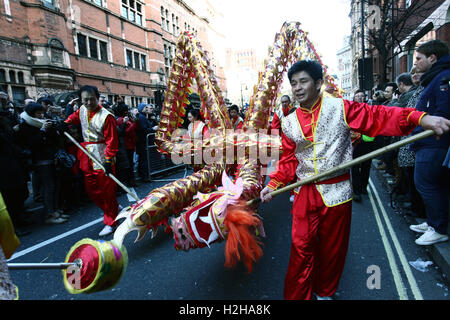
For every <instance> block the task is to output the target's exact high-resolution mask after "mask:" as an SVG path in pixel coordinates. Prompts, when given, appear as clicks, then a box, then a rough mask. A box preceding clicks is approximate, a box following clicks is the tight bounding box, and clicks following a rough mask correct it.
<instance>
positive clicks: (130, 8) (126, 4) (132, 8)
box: [120, 0, 145, 26]
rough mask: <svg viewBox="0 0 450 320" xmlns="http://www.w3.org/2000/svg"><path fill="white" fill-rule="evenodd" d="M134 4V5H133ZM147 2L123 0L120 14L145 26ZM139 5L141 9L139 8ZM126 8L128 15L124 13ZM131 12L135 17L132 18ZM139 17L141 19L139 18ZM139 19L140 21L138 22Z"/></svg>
mask: <svg viewBox="0 0 450 320" xmlns="http://www.w3.org/2000/svg"><path fill="white" fill-rule="evenodd" d="M131 4H132V5H131ZM144 6H145V3H143V2H140V1H137V0H121V1H120V16H121V17H122V18H125V19H127V20H128V21H131V22H133V23H135V24H137V25H139V26H144V24H143V22H144V11H145V10H144V9H143V7H144ZM138 7H139V10H138ZM124 9H125V10H126V16H125V15H124ZM131 13H132V14H133V19H131ZM138 17H139V19H138ZM138 20H139V22H138Z"/></svg>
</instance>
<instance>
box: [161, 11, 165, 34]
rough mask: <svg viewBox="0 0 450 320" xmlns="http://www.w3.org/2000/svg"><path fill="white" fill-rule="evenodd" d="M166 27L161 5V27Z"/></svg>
mask: <svg viewBox="0 0 450 320" xmlns="http://www.w3.org/2000/svg"><path fill="white" fill-rule="evenodd" d="M165 27H166V18H165V16H164V7H161V28H162V29H164V28H165Z"/></svg>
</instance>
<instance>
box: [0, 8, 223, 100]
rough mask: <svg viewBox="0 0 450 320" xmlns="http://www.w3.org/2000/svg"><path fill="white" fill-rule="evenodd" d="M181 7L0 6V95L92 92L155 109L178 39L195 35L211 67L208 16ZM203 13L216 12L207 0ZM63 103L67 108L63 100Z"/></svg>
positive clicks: (21, 97) (219, 72)
mask: <svg viewBox="0 0 450 320" xmlns="http://www.w3.org/2000/svg"><path fill="white" fill-rule="evenodd" d="M187 2H188V1H182V0H158V1H146V2H144V1H141V0H20V1H17V0H2V5H1V7H0V30H1V31H0V90H3V91H6V92H8V94H9V95H10V96H11V97H13V99H14V100H16V101H17V102H19V103H23V100H24V99H25V98H28V97H31V98H35V99H37V98H39V97H41V96H44V95H51V94H58V93H64V92H70V91H73V90H76V89H78V88H79V87H80V86H82V85H86V84H89V85H95V86H97V87H98V88H99V91H100V93H102V94H104V95H106V96H107V97H108V99H109V100H110V101H112V99H113V96H114V95H115V94H119V95H121V96H123V97H124V98H125V101H126V103H127V104H129V105H131V106H136V105H137V104H138V103H140V102H156V103H157V104H161V98H160V97H161V96H162V95H161V93H163V91H164V90H165V88H166V81H167V78H168V75H169V72H170V67H171V64H172V62H173V59H174V53H175V47H176V41H177V38H178V36H179V35H180V34H181V32H183V31H185V30H188V31H190V32H191V33H193V34H194V35H196V36H197V37H198V38H199V40H200V42H201V43H202V45H203V47H204V48H205V49H206V50H207V51H208V55H209V56H210V57H211V58H212V59H211V60H212V61H213V63H214V66H213V67H214V70H216V73H217V76H218V79H219V82H220V83H221V85H222V87H223V88H225V78H224V76H223V69H222V68H221V67H220V65H219V63H218V62H217V61H216V60H214V58H213V56H214V54H215V52H214V50H213V48H212V46H211V44H210V40H209V39H210V38H212V36H211V25H212V24H213V20H212V18H211V16H207V15H202V16H200V15H199V14H198V13H196V11H195V10H194V9H193V8H192V7H191V6H189V5H188V3H187ZM203 2H206V3H207V8H209V11H208V12H206V13H205V14H208V13H211V14H214V13H215V11H214V10H215V8H214V6H213V5H211V4H210V3H209V2H208V1H207V0H203V1H202V3H203ZM66 102H67V101H66Z"/></svg>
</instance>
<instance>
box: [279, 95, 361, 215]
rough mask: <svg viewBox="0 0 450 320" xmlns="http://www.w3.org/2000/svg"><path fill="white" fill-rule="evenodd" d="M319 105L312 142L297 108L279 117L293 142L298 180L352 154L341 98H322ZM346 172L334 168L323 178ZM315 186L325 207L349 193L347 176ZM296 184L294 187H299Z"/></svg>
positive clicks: (346, 159)
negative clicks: (301, 121) (303, 129)
mask: <svg viewBox="0 0 450 320" xmlns="http://www.w3.org/2000/svg"><path fill="white" fill-rule="evenodd" d="M320 108H321V109H320V111H319V117H318V119H317V126H316V129H315V130H314V132H313V142H311V141H309V140H307V139H306V138H305V136H304V134H303V132H302V128H301V126H300V122H299V121H298V118H297V112H293V113H291V114H290V115H288V116H287V117H285V118H283V120H282V123H281V128H282V130H283V132H284V134H285V135H286V136H287V137H288V138H289V139H290V140H292V141H293V142H295V144H296V145H297V148H296V150H295V157H296V158H297V160H298V163H299V164H298V167H297V170H296V175H297V178H298V180H300V181H301V180H303V179H305V178H307V177H310V176H312V175H315V174H318V173H321V172H324V171H326V170H329V169H331V168H333V167H335V166H337V165H339V164H341V163H344V162H348V161H351V160H352V158H353V156H352V145H351V139H350V128H349V126H348V125H347V122H346V120H345V110H344V103H343V100H342V99H338V98H323V100H322V106H321V107H320ZM347 172H348V171H343V172H338V173H336V174H334V175H332V176H329V177H327V178H325V179H323V180H328V179H330V178H333V177H338V176H340V175H342V174H345V173H347ZM315 186H316V188H317V190H318V191H319V193H320V194H321V196H322V199H323V201H324V203H325V205H326V206H328V207H332V206H336V205H339V204H341V203H344V202H347V201H349V200H350V199H351V197H352V187H351V183H350V180H345V181H342V182H338V183H334V184H316V185H315ZM300 188H301V187H300ZM300 188H298V190H297V191H300Z"/></svg>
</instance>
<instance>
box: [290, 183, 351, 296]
mask: <svg viewBox="0 0 450 320" xmlns="http://www.w3.org/2000/svg"><path fill="white" fill-rule="evenodd" d="M351 213H352V202H351V201H348V202H345V203H343V204H340V205H337V206H335V207H327V206H325V204H324V203H323V200H322V197H321V195H320V193H319V192H318V191H317V189H316V187H315V186H314V185H311V184H310V185H304V186H302V187H301V189H300V192H299V193H298V194H296V196H295V199H294V203H293V205H292V214H293V220H292V245H291V254H290V259H289V266H288V270H287V273H286V278H285V282H284V298H285V299H288V300H310V299H311V298H312V295H313V293H316V294H317V295H319V296H331V295H333V294H334V293H335V292H336V289H337V287H338V283H339V279H340V277H341V274H342V271H343V269H344V264H345V258H346V255H347V248H348V240H349V235H350V222H351Z"/></svg>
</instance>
